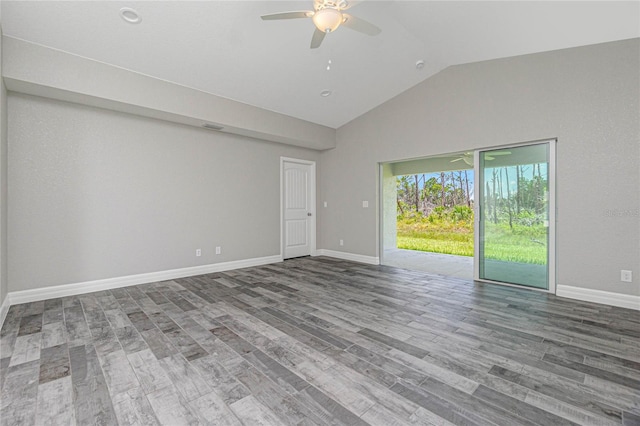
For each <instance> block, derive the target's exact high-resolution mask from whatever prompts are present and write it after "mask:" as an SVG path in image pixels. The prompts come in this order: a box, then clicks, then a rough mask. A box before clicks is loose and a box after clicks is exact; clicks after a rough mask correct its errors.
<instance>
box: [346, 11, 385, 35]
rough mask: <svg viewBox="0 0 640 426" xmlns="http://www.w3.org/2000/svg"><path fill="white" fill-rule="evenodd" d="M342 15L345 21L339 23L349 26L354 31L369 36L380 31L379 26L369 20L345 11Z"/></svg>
mask: <svg viewBox="0 0 640 426" xmlns="http://www.w3.org/2000/svg"><path fill="white" fill-rule="evenodd" d="M342 16H344V18H345V21H344V22H343V23H342V24H341V25H343V26H345V27H347V28H351V29H352V30H354V31H358V32H360V33H364V34H367V35H370V36H375V35H378V34H380V32H381V31H382V30H381V29H380V28H378V27H376V26H375V25H373V24H372V23H371V22H368V21H365V20H364V19H360V18H356V17H354V16H351V15H349V14H347V13H343V14H342Z"/></svg>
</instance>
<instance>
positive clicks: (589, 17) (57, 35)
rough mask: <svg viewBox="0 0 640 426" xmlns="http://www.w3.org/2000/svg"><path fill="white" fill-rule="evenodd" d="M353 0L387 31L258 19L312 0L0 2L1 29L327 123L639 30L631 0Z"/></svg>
mask: <svg viewBox="0 0 640 426" xmlns="http://www.w3.org/2000/svg"><path fill="white" fill-rule="evenodd" d="M355 3H356V2H354V5H353V7H352V8H351V9H350V10H349V13H351V14H352V15H354V16H357V17H360V18H364V19H366V20H368V21H370V22H372V23H374V24H375V25H377V26H378V27H380V28H381V29H382V33H381V34H379V35H378V36H375V37H371V36H367V35H363V34H361V33H358V32H355V31H352V30H350V29H349V28H338V30H336V32H334V33H331V34H328V35H327V36H326V38H325V40H324V42H323V44H322V46H321V47H320V48H318V49H310V48H309V43H310V40H311V35H312V33H313V31H314V26H313V23H312V21H311V20H310V19H292V20H285V21H263V20H261V19H260V16H261V15H263V14H269V13H275V12H281V11H290V10H311V9H312V8H313V2H312V1H311V0H308V1H303V0H300V1H241V0H235V1H195V2H190V1H142V2H136V1H125V2H122V1H82V2H78V1H69V2H63V1H43V2H39V1H8V0H3V1H2V4H1V19H2V30H3V33H4V34H5V35H8V36H12V37H15V38H20V39H23V40H26V41H30V42H34V43H38V44H42V45H45V46H48V47H52V48H55V49H60V50H63V51H66V52H69V53H73V54H76V55H81V56H84V57H87V58H90V59H94V60H98V61H101V62H105V63H108V64H112V65H115V66H118V67H122V68H126V69H129V70H132V71H136V72H139V73H143V74H147V75H149V76H153V77H157V78H160V79H163V80H167V81H170V82H174V83H177V84H180V85H184V86H188V87H191V88H194V89H198V90H201V91H204V92H208V93H212V94H215V95H220V96H223V97H227V98H230V99H233V100H236V101H240V102H244V103H247V104H250V105H254V106H258V107H261V108H265V109H267V110H271V111H275V112H279V113H283V114H286V115H290V116H293V117H296V118H300V119H303V120H307V121H311V122H314V123H318V124H322V125H326V126H329V127H333V128H337V127H339V126H341V125H343V124H345V123H347V122H349V121H351V120H353V119H354V118H356V117H358V116H360V115H361V114H363V113H365V112H367V111H368V110H370V109H372V108H374V107H376V106H377V105H379V104H381V103H383V102H385V101H386V100H388V99H390V98H392V97H394V96H396V95H398V94H399V93H401V92H403V91H405V90H407V89H408V88H410V87H412V86H414V85H415V84H417V83H419V82H421V81H423V80H424V79H426V78H429V77H430V76H432V75H434V74H435V73H438V72H439V71H441V70H443V69H444V68H446V67H448V66H451V65H457V64H464V63H469V62H476V61H483V60H490V59H497V58H503V57H509V56H515V55H523V54H529V53H536V52H542V51H549V50H556V49H563V48H568V47H575V46H581V45H589V44H595V43H602V42H608V41H614V40H622V39H628V38H635V37H640V3H639V2H638V1H626V2H616V1H602V2H600V1H567V2H561V1H531V2H525V1H494V2H486V1H376V0H368V1H359V2H357V4H355ZM123 7H128V8H132V9H134V10H135V11H137V13H138V14H139V16H140V18H141V22H140V23H137V24H130V23H127V22H126V21H125V20H124V19H122V17H121V16H120V10H121V9H122V8H123ZM417 61H424V67H423V68H421V69H418V68H417V67H416V63H417ZM328 66H329V68H330V69H327V68H328ZM325 90H329V91H331V95H330V96H328V97H322V96H321V95H320V93H321V92H322V91H325Z"/></svg>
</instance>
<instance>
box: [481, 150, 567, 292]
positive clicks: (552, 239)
mask: <svg viewBox="0 0 640 426" xmlns="http://www.w3.org/2000/svg"><path fill="white" fill-rule="evenodd" d="M557 142H558V140H557V139H556V138H553V139H540V140H537V141H531V142H524V143H517V144H510V145H500V146H494V147H490V148H482V149H476V150H474V152H473V169H474V172H475V173H474V179H473V194H474V198H475V197H479V194H480V191H481V190H480V185H481V182H480V153H481V152H485V151H494V150H496V149H508V148H520V147H523V146H530V145H540V144H544V143H547V144H549V183H548V185H549V235H548V238H549V242H548V245H547V247H548V248H547V250H548V252H547V271H548V282H549V288H548V289H542V288H535V287H526V286H522V285H517V284H510V283H503V282H499V281H491V280H486V279H480V200H479V199H478V200H474V203H473V217H474V220H473V222H474V223H473V239H474V243H473V279H474V281H479V282H486V283H491V284H499V285H504V286H508V287H517V288H526V289H527V290H534V291H540V292H543V293H552V294H555V293H556V277H557V275H556V212H557V210H556V143H557Z"/></svg>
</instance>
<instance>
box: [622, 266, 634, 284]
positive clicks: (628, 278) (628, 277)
mask: <svg viewBox="0 0 640 426" xmlns="http://www.w3.org/2000/svg"><path fill="white" fill-rule="evenodd" d="M620 281H622V282H624V283H630V282H633V276H632V274H631V271H625V270H624V269H622V270H621V271H620Z"/></svg>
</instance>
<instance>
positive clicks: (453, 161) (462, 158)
mask: <svg viewBox="0 0 640 426" xmlns="http://www.w3.org/2000/svg"><path fill="white" fill-rule="evenodd" d="M460 160H464V157H460V158H456V159H455V160H451V162H452V163H455V162H456V161H460Z"/></svg>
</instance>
